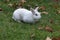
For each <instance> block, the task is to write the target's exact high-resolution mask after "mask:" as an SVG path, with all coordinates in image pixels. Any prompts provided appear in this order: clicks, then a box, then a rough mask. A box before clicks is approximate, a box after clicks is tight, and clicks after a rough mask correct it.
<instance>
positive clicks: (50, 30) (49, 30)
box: [45, 26, 53, 32]
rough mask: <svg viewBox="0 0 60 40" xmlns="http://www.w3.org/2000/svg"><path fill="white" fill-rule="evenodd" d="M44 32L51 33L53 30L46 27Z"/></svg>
mask: <svg viewBox="0 0 60 40" xmlns="http://www.w3.org/2000/svg"><path fill="white" fill-rule="evenodd" d="M45 30H46V31H48V32H53V29H52V28H51V27H49V26H46V27H45Z"/></svg>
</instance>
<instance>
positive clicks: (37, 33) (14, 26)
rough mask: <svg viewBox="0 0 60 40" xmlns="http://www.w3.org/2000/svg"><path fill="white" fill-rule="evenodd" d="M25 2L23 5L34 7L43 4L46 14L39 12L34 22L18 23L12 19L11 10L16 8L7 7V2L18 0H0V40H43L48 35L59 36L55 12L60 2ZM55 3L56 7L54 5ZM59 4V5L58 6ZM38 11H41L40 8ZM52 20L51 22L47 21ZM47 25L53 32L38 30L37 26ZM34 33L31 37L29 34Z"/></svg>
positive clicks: (50, 0)
mask: <svg viewBox="0 0 60 40" xmlns="http://www.w3.org/2000/svg"><path fill="white" fill-rule="evenodd" d="M26 1H27V2H26V3H25V4H24V5H23V6H24V7H25V8H27V5H31V6H32V7H35V5H38V6H39V7H41V6H45V7H46V10H45V11H47V12H48V14H41V16H42V18H41V19H40V21H39V22H38V23H36V24H27V23H18V22H15V21H14V20H13V19H12V14H13V11H14V10H15V9H16V8H14V7H9V6H8V4H9V3H12V4H13V3H18V2H19V0H10V1H9V2H7V3H6V2H4V1H3V0H0V8H2V10H3V11H0V40H31V39H33V40H45V39H46V37H47V36H49V37H51V38H52V37H59V36H60V14H59V13H57V12H56V11H57V9H59V7H60V3H59V2H58V3H57V2H56V1H52V0H26ZM54 5H56V7H57V8H56V7H55V6H54ZM58 6H59V7H58ZM39 11H41V12H42V11H43V10H40V9H39ZM49 20H52V23H51V22H49ZM47 25H48V26H49V27H51V28H53V32H52V33H51V32H49V31H46V30H44V29H43V30H39V29H38V28H39V27H46V26H47ZM32 35H34V37H33V38H31V36H32Z"/></svg>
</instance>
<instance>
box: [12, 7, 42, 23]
mask: <svg viewBox="0 0 60 40" xmlns="http://www.w3.org/2000/svg"><path fill="white" fill-rule="evenodd" d="M38 8H39V7H36V8H35V9H33V8H30V10H27V9H25V8H18V9H16V10H15V11H14V13H13V16H12V18H13V19H14V20H15V21H17V22H19V23H20V22H21V21H23V22H26V23H35V22H36V21H38V20H39V19H40V18H41V13H40V12H38Z"/></svg>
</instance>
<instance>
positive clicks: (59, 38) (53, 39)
mask: <svg viewBox="0 0 60 40" xmlns="http://www.w3.org/2000/svg"><path fill="white" fill-rule="evenodd" d="M52 40H60V37H56V38H55V37H53V38H52Z"/></svg>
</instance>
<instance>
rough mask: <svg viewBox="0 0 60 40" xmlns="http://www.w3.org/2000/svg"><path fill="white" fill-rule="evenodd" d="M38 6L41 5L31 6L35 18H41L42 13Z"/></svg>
mask: <svg viewBox="0 0 60 40" xmlns="http://www.w3.org/2000/svg"><path fill="white" fill-rule="evenodd" d="M38 8H39V7H36V8H35V9H33V8H31V12H32V14H33V18H34V20H39V19H40V18H41V13H40V12H38Z"/></svg>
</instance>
